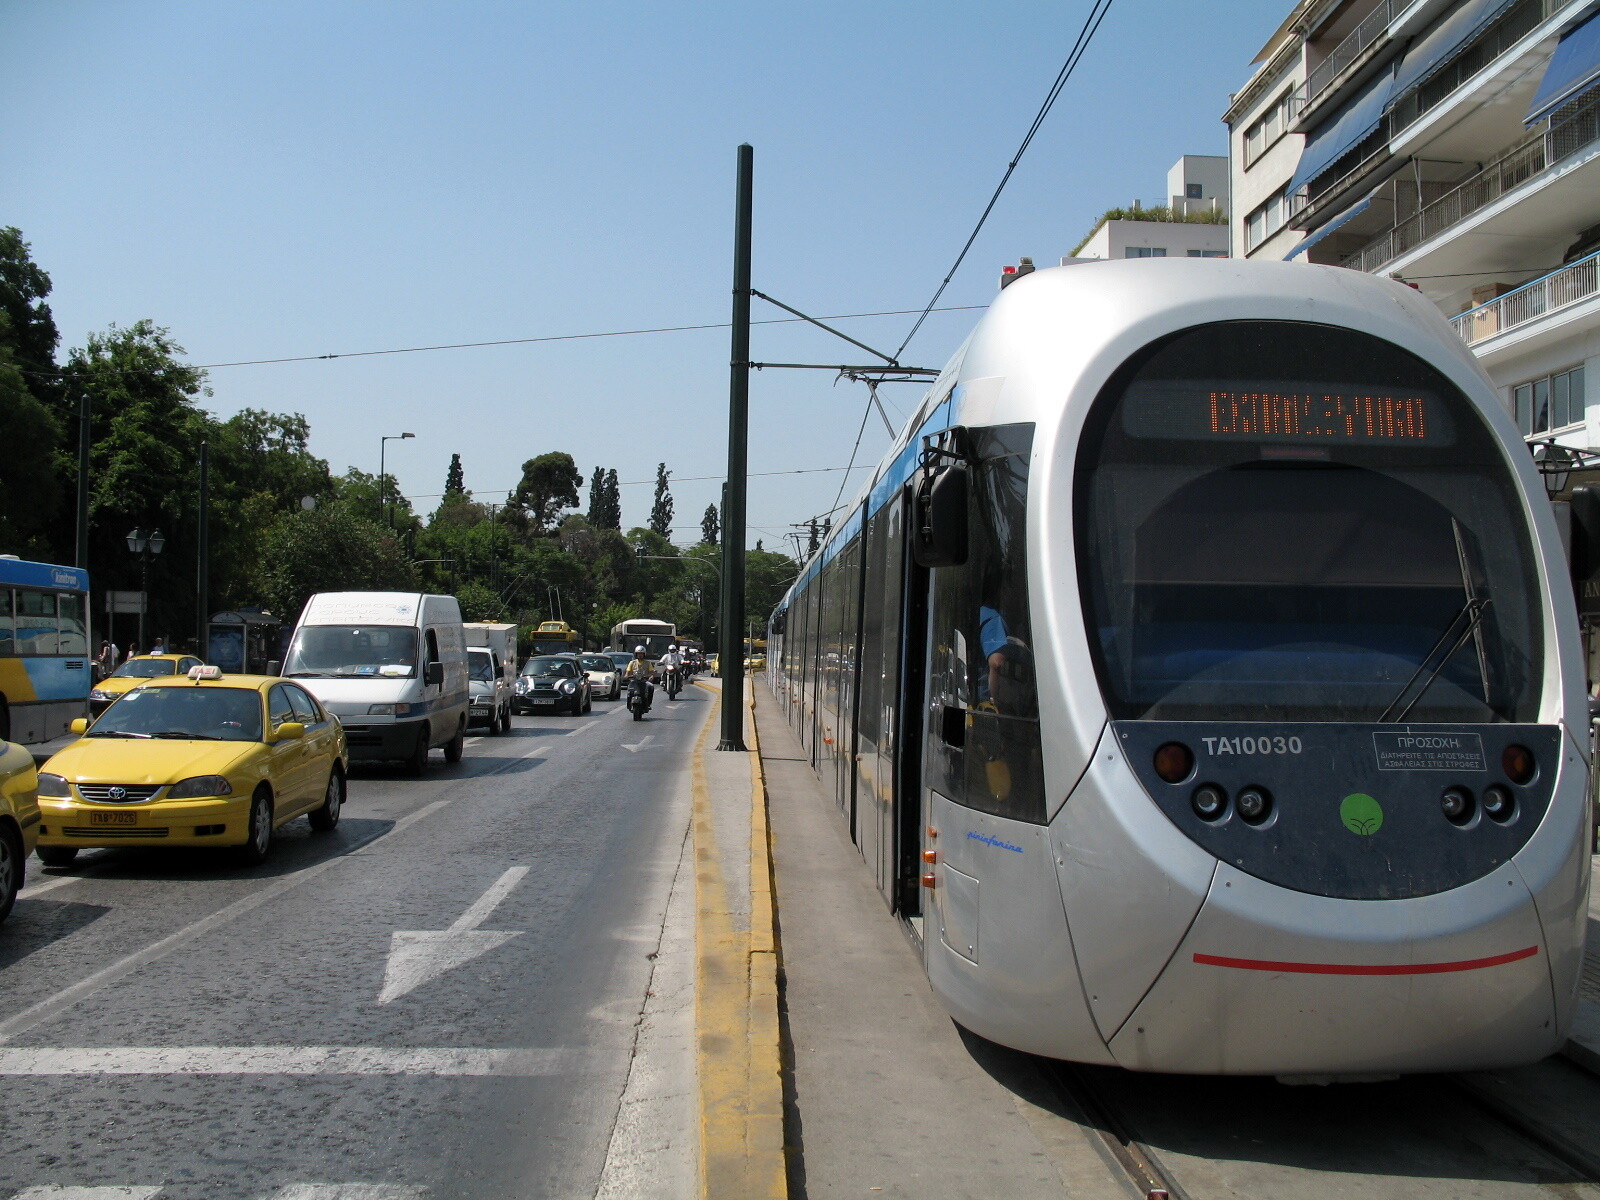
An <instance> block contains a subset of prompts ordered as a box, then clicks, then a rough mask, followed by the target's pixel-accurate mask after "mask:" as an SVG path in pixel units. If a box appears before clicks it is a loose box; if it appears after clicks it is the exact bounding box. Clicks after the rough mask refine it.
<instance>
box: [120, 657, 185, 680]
mask: <svg viewBox="0 0 1600 1200" xmlns="http://www.w3.org/2000/svg"><path fill="white" fill-rule="evenodd" d="M177 669H178V664H177V661H176V660H175V659H171V658H130V659H129V660H128V661H127V662H125V663H123V664H122V665H121V666H120V667H118V668H117V669H116V670H115V671H113V672H111V674H112V675H113V676H114V677H118V678H122V679H155V678H157V677H158V676H161V675H171V674H173V673H174V672H175V671H177Z"/></svg>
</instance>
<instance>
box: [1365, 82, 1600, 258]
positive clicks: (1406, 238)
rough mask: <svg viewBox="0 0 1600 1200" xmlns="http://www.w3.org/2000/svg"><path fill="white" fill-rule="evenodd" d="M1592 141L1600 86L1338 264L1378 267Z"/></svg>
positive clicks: (1599, 117) (1598, 132) (1598, 134)
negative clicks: (1565, 111) (1545, 127)
mask: <svg viewBox="0 0 1600 1200" xmlns="http://www.w3.org/2000/svg"><path fill="white" fill-rule="evenodd" d="M1560 115H1561V114H1558V116H1560ZM1596 143H1600V91H1597V92H1595V93H1593V94H1591V96H1589V97H1588V98H1587V99H1586V100H1584V101H1583V102H1582V103H1580V104H1577V105H1575V106H1574V108H1573V110H1572V111H1571V112H1570V113H1568V114H1567V115H1565V116H1564V117H1562V119H1561V120H1559V121H1557V120H1554V119H1552V121H1551V124H1550V128H1549V129H1548V130H1546V131H1545V132H1543V133H1536V134H1533V135H1532V136H1530V137H1527V138H1524V139H1523V140H1522V141H1520V142H1518V143H1516V144H1515V145H1513V146H1512V147H1511V149H1509V150H1507V151H1506V152H1505V153H1504V154H1502V155H1501V156H1500V157H1499V158H1497V159H1495V160H1494V161H1493V162H1491V163H1489V164H1488V165H1487V166H1485V167H1483V168H1482V169H1481V170H1479V171H1476V172H1474V173H1473V174H1472V175H1470V176H1468V177H1467V178H1466V179H1465V180H1464V181H1462V182H1461V183H1459V184H1457V185H1456V186H1455V187H1453V188H1451V189H1450V190H1449V191H1448V192H1446V193H1445V194H1444V195H1442V196H1440V197H1439V198H1438V199H1437V200H1434V201H1433V202H1432V203H1430V204H1427V205H1425V206H1424V207H1423V208H1421V209H1420V210H1418V212H1417V213H1416V214H1415V215H1413V216H1411V217H1408V218H1406V219H1405V220H1404V221H1401V222H1400V223H1399V224H1397V225H1394V226H1392V227H1391V228H1390V229H1389V230H1388V231H1387V232H1385V233H1382V234H1379V235H1378V236H1377V237H1376V238H1374V239H1373V240H1372V241H1370V242H1368V243H1367V244H1366V245H1365V246H1363V247H1362V248H1361V249H1360V250H1357V251H1356V252H1355V253H1354V254H1351V255H1349V256H1347V257H1346V258H1344V259H1343V260H1342V261H1341V262H1340V264H1339V265H1340V266H1342V267H1349V268H1350V269H1351V270H1354V271H1377V270H1379V269H1380V268H1382V267H1383V266H1384V265H1385V264H1387V263H1390V262H1393V261H1394V260H1395V259H1397V258H1399V257H1400V256H1401V255H1402V254H1404V253H1406V252H1407V251H1408V250H1411V249H1413V248H1415V247H1417V246H1420V245H1422V243H1423V242H1426V241H1427V240H1428V239H1429V238H1433V237H1437V236H1438V235H1439V234H1441V233H1443V232H1444V231H1445V230H1447V229H1449V228H1451V227H1452V226H1453V225H1457V224H1459V223H1460V222H1462V221H1464V220H1466V219H1467V218H1468V217H1470V216H1471V215H1472V214H1473V213H1475V212H1478V211H1479V210H1480V209H1483V208H1487V207H1488V206H1489V205H1490V204H1492V203H1494V201H1496V200H1498V199H1499V198H1500V197H1501V196H1504V195H1505V194H1506V193H1507V192H1509V191H1511V190H1512V189H1513V188H1517V187H1520V186H1521V185H1522V184H1524V183H1527V182H1528V181H1529V180H1530V179H1532V178H1534V176H1536V175H1538V174H1539V173H1540V172H1542V171H1546V170H1549V169H1550V168H1552V167H1555V166H1557V165H1559V164H1560V163H1561V162H1563V161H1565V160H1566V159H1568V158H1571V157H1572V156H1573V155H1575V154H1578V153H1580V152H1582V151H1584V150H1588V149H1590V148H1591V147H1593V146H1594V145H1595V144H1596Z"/></svg>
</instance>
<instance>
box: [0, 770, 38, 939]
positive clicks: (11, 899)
mask: <svg viewBox="0 0 1600 1200" xmlns="http://www.w3.org/2000/svg"><path fill="white" fill-rule="evenodd" d="M38 787H39V776H38V774H37V772H35V770H34V767H33V755H32V754H30V753H28V751H27V750H26V749H24V748H23V747H22V746H19V745H17V744H16V743H15V742H5V741H0V921H4V920H5V919H6V917H8V916H10V915H11V906H12V905H13V904H15V903H16V902H17V892H19V891H20V890H21V889H22V877H23V873H24V870H25V868H24V865H23V864H24V863H26V861H27V858H28V855H30V854H32V853H33V846H34V843H35V842H36V841H37V840H38V837H39V797H38Z"/></svg>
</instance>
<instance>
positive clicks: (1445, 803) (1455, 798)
mask: <svg viewBox="0 0 1600 1200" xmlns="http://www.w3.org/2000/svg"><path fill="white" fill-rule="evenodd" d="M1439 811H1441V812H1442V813H1444V819H1445V820H1447V821H1449V822H1450V823H1451V824H1452V825H1465V824H1466V823H1467V822H1468V821H1470V820H1472V793H1471V792H1469V791H1467V789H1466V788H1460V787H1448V788H1445V790H1444V791H1443V793H1441V794H1440V796H1439Z"/></svg>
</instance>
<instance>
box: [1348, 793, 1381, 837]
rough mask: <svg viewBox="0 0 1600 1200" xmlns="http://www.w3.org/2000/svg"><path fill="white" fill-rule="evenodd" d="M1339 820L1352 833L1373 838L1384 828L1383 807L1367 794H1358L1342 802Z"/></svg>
mask: <svg viewBox="0 0 1600 1200" xmlns="http://www.w3.org/2000/svg"><path fill="white" fill-rule="evenodd" d="M1339 819H1340V820H1341V821H1343V822H1344V827H1345V828H1346V829H1348V830H1349V831H1350V832H1351V833H1353V834H1356V835H1357V836H1359V837H1371V836H1372V835H1373V834H1375V833H1377V832H1378V830H1380V829H1382V828H1383V805H1381V804H1379V803H1378V802H1377V801H1376V800H1374V799H1373V798H1372V797H1371V796H1369V795H1367V794H1366V793H1365V792H1356V793H1355V794H1354V795H1350V796H1346V797H1345V798H1344V799H1343V800H1342V801H1340V803H1339Z"/></svg>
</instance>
